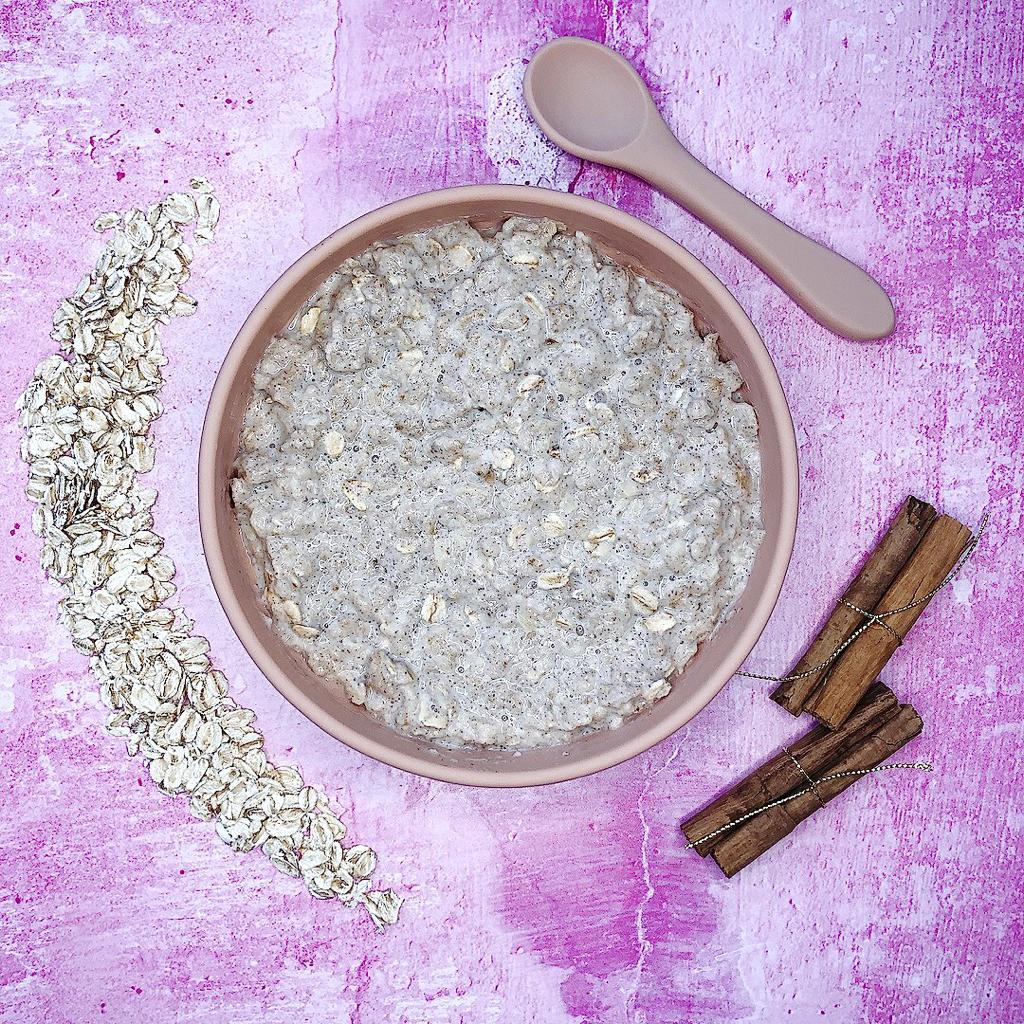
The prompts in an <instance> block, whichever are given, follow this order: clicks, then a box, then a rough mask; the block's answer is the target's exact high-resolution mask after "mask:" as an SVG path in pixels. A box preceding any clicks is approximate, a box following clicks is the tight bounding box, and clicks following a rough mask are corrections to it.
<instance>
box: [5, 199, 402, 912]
mask: <svg viewBox="0 0 1024 1024" xmlns="http://www.w3.org/2000/svg"><path fill="white" fill-rule="evenodd" d="M219 212H220V208H219V204H218V201H217V198H216V196H215V195H214V193H213V189H212V187H211V186H210V184H209V183H208V182H207V181H205V180H203V179H196V180H194V181H193V182H192V188H191V191H190V192H177V193H174V194H172V195H169V196H167V197H166V198H164V199H163V200H161V201H160V202H158V203H155V204H154V205H153V206H150V207H149V208H148V209H147V210H129V211H127V212H126V213H105V214H103V215H102V216H101V217H99V218H98V219H97V220H96V223H95V228H96V230H97V231H99V232H107V231H110V230H113V232H114V233H113V236H112V238H111V240H110V241H109V242H108V243H107V245H106V247H105V249H104V250H103V253H102V255H101V256H100V259H99V262H98V263H97V265H96V268H95V270H94V271H93V273H92V274H90V275H89V276H87V277H86V278H84V279H83V280H82V283H81V284H80V285H79V287H78V289H77V291H76V292H75V293H74V295H73V296H71V297H70V298H68V299H65V300H64V301H63V302H62V303H61V304H60V307H59V309H58V310H57V312H56V314H55V316H54V320H53V335H52V336H53V338H54V340H55V341H57V342H58V343H59V344H60V346H61V347H62V348H63V349H64V350H65V352H66V353H67V355H66V356H61V355H53V356H50V357H49V358H47V359H44V360H43V361H42V362H41V363H40V364H39V366H38V368H37V369H36V372H35V376H34V377H33V378H32V381H31V382H30V384H29V386H28V388H27V389H26V390H25V393H24V394H23V395H22V396H21V398H20V399H19V400H18V405H17V408H18V411H19V420H20V424H21V426H22V428H23V429H24V431H25V436H24V439H23V441H22V448H21V452H22V458H23V459H24V460H25V462H26V463H27V464H28V466H29V482H28V487H27V491H26V493H27V494H28V497H29V498H30V499H31V500H32V501H33V502H34V503H35V505H36V508H35V510H34V512H33V517H32V527H33V530H34V531H35V533H36V534H37V535H38V536H39V537H41V538H42V539H43V542H44V543H43V551H42V559H41V561H42V567H43V569H44V570H45V571H46V573H47V574H48V575H49V577H50V578H51V579H52V580H54V581H56V582H57V583H59V584H60V585H61V586H62V587H63V589H64V592H65V596H64V598H63V599H62V600H61V601H60V612H61V620H62V621H63V622H64V624H65V625H66V626H67V628H68V629H69V631H70V632H71V635H72V637H73V640H74V646H75V648H76V649H77V650H79V651H81V652H82V653H83V654H88V655H89V656H90V664H91V667H92V670H93V672H94V673H95V674H96V676H97V678H98V679H99V683H100V693H101V696H102V698H103V701H104V703H105V704H106V705H107V706H108V707H109V708H110V709H111V711H112V714H111V715H110V718H109V720H108V722H107V728H108V730H109V731H110V732H111V733H113V734H114V735H115V736H121V737H123V738H124V740H125V743H126V745H127V748H128V752H129V754H132V755H134V754H141V755H142V757H143V758H144V759H145V760H146V762H147V764H148V766H149V774H150V776H151V777H152V779H153V781H154V782H155V783H156V784H157V785H158V786H159V787H160V788H161V789H162V790H163V791H164V792H165V793H169V794H182V795H185V796H187V797H188V799H189V801H190V807H191V810H192V813H193V814H194V815H196V817H198V818H202V819H203V820H205V821H212V822H214V823H215V826H216V829H217V834H218V835H219V836H220V837H221V839H223V840H224V842H225V843H227V844H228V845H229V846H230V847H231V848H232V849H233V850H237V851H239V852H241V851H246V850H252V849H255V848H259V849H261V850H262V851H263V852H264V853H265V854H266V855H267V856H268V857H269V858H270V860H271V862H272V863H273V864H274V866H275V867H277V868H278V869H279V870H281V871H283V872H284V873H285V874H288V875H292V876H294V877H296V878H298V877H301V878H302V880H303V881H304V882H305V884H306V886H307V888H308V889H309V891H310V893H311V894H312V895H313V896H315V897H317V898H318V899H338V900H340V901H341V902H342V903H344V904H345V905H347V906H357V905H362V906H364V907H365V908H366V911H367V912H368V913H369V915H370V917H371V918H372V919H373V921H374V923H375V924H376V925H377V927H378V928H381V929H383V927H384V926H385V925H387V924H393V923H394V922H395V921H396V920H397V917H398V910H399V906H400V904H401V900H400V898H399V897H398V896H396V895H395V893H394V892H392V891H390V890H389V891H384V892H381V891H373V890H371V888H370V882H369V878H370V876H371V875H372V874H373V871H374V867H375V865H376V859H377V858H376V855H375V854H374V852H373V850H371V849H370V848H369V847H366V846H350V847H345V846H343V845H342V840H343V839H344V836H345V826H344V825H343V824H342V823H341V822H340V821H339V820H338V818H337V817H335V815H334V814H333V813H332V812H331V810H330V807H329V804H328V801H327V798H326V796H325V795H324V794H323V793H322V792H321V791H320V790H318V789H316V788H315V787H312V786H307V785H306V784H305V783H304V781H303V778H302V775H301V774H300V773H299V772H298V771H297V770H296V769H295V768H291V767H288V766H284V765H282V766H277V765H273V764H271V763H270V762H269V761H268V760H267V757H266V754H265V752H264V740H263V736H262V734H261V733H260V732H259V730H258V729H257V728H256V727H255V721H254V720H255V716H254V714H253V712H252V711H249V710H248V709H247V708H243V707H239V705H238V704H236V703H235V701H234V700H232V699H231V697H229V696H228V693H227V680H226V679H225V677H224V674H223V673H222V672H220V671H218V670H217V669H215V668H213V666H212V665H211V663H210V658H209V650H210V645H209V643H208V642H207V640H206V639H205V638H203V637H201V636H196V635H195V633H194V631H193V622H192V620H191V619H189V618H188V616H187V615H186V614H185V613H184V611H183V610H182V609H181V608H180V607H172V606H170V605H169V602H170V601H171V600H172V598H173V597H174V594H175V587H174V584H173V582H172V581H173V578H174V563H173V562H172V561H171V559H170V558H169V557H168V556H167V555H166V554H164V553H163V546H164V542H163V540H162V539H161V538H160V537H159V536H157V534H156V533H154V532H153V515H152V506H153V503H154V501H155V499H156V493H155V492H154V491H153V490H151V489H148V488H145V487H143V486H142V485H141V484H140V482H139V474H142V473H146V472H148V471H149V470H150V469H152V468H153V444H152V441H151V440H150V438H149V432H150V426H151V424H152V422H153V421H154V420H155V419H156V418H157V417H158V416H159V415H160V412H161V405H160V401H159V398H158V395H159V393H160V389H161V386H162V384H163V378H162V375H161V368H162V367H163V366H164V364H165V363H166V359H165V357H164V355H163V351H162V349H161V345H160V340H159V336H158V335H159V331H160V328H161V326H162V325H163V324H166V323H168V322H169V321H170V319H171V317H174V316H187V315H188V314H190V313H192V312H194V310H195V308H196V303H195V300H194V299H193V298H191V297H190V296H189V295H187V294H185V292H183V291H182V290H181V286H182V284H183V283H184V282H185V280H186V279H187V278H188V276H189V270H188V268H189V264H190V263H191V262H192V248H191V246H190V245H189V243H188V242H187V241H186V239H185V237H184V234H183V232H184V231H185V230H186V229H187V228H191V232H192V236H193V238H194V240H195V241H197V242H208V241H210V240H211V239H212V237H213V230H214V227H215V226H216V223H217V219H218V216H219ZM354 483H356V482H354ZM360 494H361V490H360V488H358V487H353V496H352V499H351V500H352V501H353V503H354V504H355V503H356V502H357V501H359V496H360Z"/></svg>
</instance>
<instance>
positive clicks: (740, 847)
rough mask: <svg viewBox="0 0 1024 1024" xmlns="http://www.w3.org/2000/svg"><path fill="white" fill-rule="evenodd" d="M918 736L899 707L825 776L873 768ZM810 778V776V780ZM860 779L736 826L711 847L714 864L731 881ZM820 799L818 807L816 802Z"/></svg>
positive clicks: (907, 709) (913, 719)
mask: <svg viewBox="0 0 1024 1024" xmlns="http://www.w3.org/2000/svg"><path fill="white" fill-rule="evenodd" d="M920 732H921V718H920V716H919V715H918V713H917V712H916V711H915V710H914V709H913V708H912V707H911V706H910V705H909V704H904V705H901V707H900V709H899V711H898V712H897V713H896V715H895V717H893V718H891V719H889V721H887V722H885V723H884V724H883V725H881V726H880V727H879V728H878V730H877V731H876V732H874V733H873V734H872V735H870V736H869V737H868V738H867V739H865V740H864V741H863V742H862V743H861V744H860V745H858V746H857V747H856V748H855V749H853V750H851V751H850V752H849V753H848V754H847V755H846V756H845V757H843V758H842V759H841V760H840V761H838V762H837V763H836V764H835V765H834V766H833V767H832V768H831V769H829V771H828V772H826V774H827V775H832V774H838V773H840V772H848V771H860V770H864V769H869V768H876V767H877V766H878V765H880V764H881V763H882V762H883V761H885V760H886V759H887V758H889V757H891V756H892V755H893V754H894V753H896V751H897V750H899V749H900V748H901V747H903V746H904V745H905V744H906V743H908V742H909V741H910V740H911V739H913V738H914V737H915V736H917V735H918V734H919V733H920ZM811 777H812V778H814V776H813V775H812V776H811ZM860 778H863V776H862V775H852V776H847V777H846V778H843V779H835V780H834V781H831V782H821V783H818V785H817V794H818V795H817V796H816V795H815V794H814V792H810V793H806V794H804V795H802V796H798V797H796V798H795V799H793V800H790V801H788V802H787V803H785V804H780V805H779V806H778V807H773V808H771V810H768V811H765V812H764V813H763V814H759V815H758V816H757V817H756V818H751V820H750V821H748V822H746V823H745V824H743V825H740V826H738V827H737V828H736V829H734V830H733V831H732V832H730V833H728V834H727V835H726V836H725V837H724V838H723V839H722V841H721V842H720V843H718V844H717V845H716V846H715V849H714V851H713V854H712V855H713V856H714V858H715V861H716V863H717V864H718V866H719V867H720V868H721V869H722V871H724V872H725V874H726V876H728V877H730V878H731V877H732V876H733V875H735V874H736V873H737V872H738V871H741V870H742V869H743V868H745V867H746V866H747V865H748V864H750V863H751V862H752V861H754V860H756V859H757V858H758V857H759V856H761V854H762V853H764V852H765V851H766V850H770V849H771V848H772V847H773V846H774V845H775V844H776V843H778V842H779V841H780V840H782V839H784V838H785V837H786V836H788V835H789V834H790V832H792V831H793V829H795V828H796V826H797V825H799V824H800V822H801V821H803V820H804V819H805V818H807V817H809V816H810V815H811V814H813V813H814V812H815V811H816V810H818V808H819V807H821V806H822V805H823V804H827V803H828V802H829V801H830V800H833V799H835V797H837V796H838V795H839V794H840V793H842V792H843V791H844V790H846V789H849V787H850V786H852V785H853V784H854V783H855V782H856V781H857V780H858V779H860ZM819 797H820V803H819V799H818V798H819Z"/></svg>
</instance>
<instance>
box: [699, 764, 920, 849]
mask: <svg viewBox="0 0 1024 1024" xmlns="http://www.w3.org/2000/svg"><path fill="white" fill-rule="evenodd" d="M783 750H785V751H786V753H787V754H789V756H790V758H791V759H792V761H793V763H794V764H795V765H796V766H797V768H799V769H800V771H801V773H802V774H803V777H804V778H805V779H807V781H808V783H809V785H807V786H804V788H803V789H798V790H797V791H796V792H794V793H790V794H789V795H788V796H783V797H779V799H778V800H772V802H771V803H767V804H764V805H763V806H761V807H755V808H754V810H752V811H748V812H747V813H746V814H743V815H741V816H740V817H738V818H737V819H736V820H735V821H730V822H729V824H728V825H723V826H722V827H721V828H716V829H715V830H714V832H709V833H708V834H707V835H706V836H701V838H700V839H695V840H694V841H693V842H692V843H687V844H686V849H688V850H693V849H696V847H698V846H700V845H701V844H702V843H706V842H707V841H708V840H709V839H714V838H715V837H716V836H720V835H722V834H723V833H724V832H731V831H732V830H733V829H735V828H739V826H740V825H742V824H743V823H744V822H746V821H750V819H751V818H756V817H757V816H758V815H759V814H764V812H765V811H770V810H771V809H772V808H773V807H781V806H782V805H783V804H788V803H789V802H790V800H796V799H797V797H801V796H806V795H807V794H808V793H813V794H814V797H815V799H816V800H817V801H818V803H819V804H820V805H821V806H822V807H824V806H825V801H824V800H822V798H821V794H820V793H819V792H818V787H819V786H820V785H821V784H822V783H823V782H834V781H835V780H836V779H848V778H852V777H853V776H855V775H871V774H872V773H874V772H887V771H891V770H892V769H894V768H909V769H913V770H915V771H919V772H930V771H931V770H932V766H931V765H930V764H929V763H928V762H927V761H913V762H910V761H901V762H895V763H893V764H880V765H877V766H876V767H874V768H858V769H856V770H852V771H847V772H835V773H834V774H832V775H823V776H822V777H821V778H820V779H812V778H811V777H810V776H809V775H808V774H807V772H806V771H804V768H803V765H801V764H800V762H799V761H798V760H797V759H796V758H795V757H793V754H792V753H791V752H790V750H789V749H788V748H786V747H783Z"/></svg>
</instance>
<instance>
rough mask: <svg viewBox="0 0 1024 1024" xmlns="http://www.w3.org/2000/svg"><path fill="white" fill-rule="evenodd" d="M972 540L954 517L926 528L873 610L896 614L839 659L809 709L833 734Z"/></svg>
mask: <svg viewBox="0 0 1024 1024" xmlns="http://www.w3.org/2000/svg"><path fill="white" fill-rule="evenodd" d="M972 540H973V535H972V533H971V531H970V530H969V529H968V528H967V527H966V526H964V525H963V523H959V522H957V520H956V519H954V518H953V517H952V516H946V515H942V516H939V517H938V518H937V519H936V520H935V522H934V523H932V525H931V526H930V527H929V528H928V531H927V533H925V535H924V538H923V539H922V540H921V542H920V544H918V546H917V548H916V549H915V550H914V553H913V554H912V555H911V556H910V558H909V559H908V561H907V563H906V565H905V566H904V567H903V568H902V569H901V570H900V572H899V573H898V574H897V576H896V578H895V580H893V582H892V584H891V586H890V587H889V588H888V590H886V592H885V594H884V595H883V596H882V599H881V600H880V601H879V602H878V604H877V605H876V606H875V609H874V611H875V614H876V615H882V614H884V613H886V612H897V614H893V615H890V616H888V617H887V618H886V619H885V620H884V625H883V624H881V623H877V622H873V623H872V624H871V625H870V626H869V627H868V628H867V629H866V630H865V631H864V632H863V633H862V634H861V635H860V636H859V637H858V638H857V639H856V640H855V641H854V642H853V643H852V644H851V645H850V646H849V647H847V649H846V650H845V651H844V652H843V653H842V655H841V656H840V657H839V659H838V661H836V663H835V667H834V668H833V669H832V671H831V672H830V673H829V675H828V677H827V678H826V680H825V681H824V683H822V685H821V686H820V687H819V689H818V691H817V692H816V693H815V694H814V695H813V696H812V697H811V699H810V700H809V701H808V702H807V704H806V709H807V710H808V711H809V712H810V713H811V714H812V715H814V717H815V718H817V719H818V720H819V721H820V722H823V723H824V724H825V725H827V726H828V727H829V728H830V729H837V728H839V727H840V726H841V725H842V724H843V722H844V721H845V720H846V717H847V716H848V715H849V714H850V713H851V712H852V711H853V709H854V708H855V707H856V706H857V704H858V703H859V702H860V700H861V698H862V697H863V696H864V694H865V693H866V691H867V690H868V688H869V687H870V686H871V683H872V681H873V680H874V679H875V678H876V677H877V675H878V673H879V671H881V669H882V668H884V667H885V665H886V663H887V662H888V661H889V659H890V658H891V657H892V655H893V653H894V652H895V651H896V649H897V648H898V647H899V646H900V644H901V643H902V641H903V638H904V637H905V636H906V635H907V633H908V632H910V629H911V627H912V626H913V625H914V623H915V622H917V620H918V619H919V618H920V617H921V613H922V612H923V611H924V610H925V608H926V607H927V606H928V604H929V603H930V600H931V598H928V600H925V601H923V602H922V603H921V604H917V605H916V606H915V607H913V608H908V609H907V610H906V611H898V609H901V608H906V606H907V605H910V604H914V602H916V601H919V600H922V599H923V598H925V597H926V596H927V595H928V594H930V593H931V591H933V590H934V589H935V588H936V587H937V586H938V585H939V584H940V583H941V582H942V581H943V580H944V579H945V578H946V576H947V575H948V574H949V572H950V570H951V569H952V568H953V566H955V565H956V563H957V562H958V561H959V559H960V556H961V555H962V554H963V553H964V551H965V550H966V549H967V546H968V545H969V544H970V543H971V541H972Z"/></svg>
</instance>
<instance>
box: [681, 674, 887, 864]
mask: <svg viewBox="0 0 1024 1024" xmlns="http://www.w3.org/2000/svg"><path fill="white" fill-rule="evenodd" d="M899 707H900V703H899V701H898V700H897V699H896V695H895V694H894V693H893V692H892V690H890V689H889V687H888V686H886V685H885V684H884V683H876V684H875V685H874V686H873V687H871V689H870V690H869V692H868V693H867V694H866V695H865V697H864V700H863V701H862V702H861V704H860V706H859V707H858V708H857V710H856V711H855V712H854V714H852V715H851V716H850V717H849V718H848V719H847V721H846V723H845V724H844V725H843V727H842V729H839V730H837V731H834V732H833V731H832V730H830V729H826V728H825V727H824V726H823V725H817V726H815V727H814V728H813V729H812V730H811V731H810V732H809V733H807V735H806V736H804V737H803V738H802V739H800V740H798V741H797V742H796V743H794V744H793V745H792V746H791V747H790V748H789V753H786V751H784V750H783V751H780V752H779V753H778V754H777V755H776V756H775V757H773V758H771V759H770V760H769V761H766V762H765V763H764V764H763V765H762V766H761V767H760V768H758V769H757V770H756V771H754V772H753V774H752V775H750V776H748V777H747V778H746V779H744V780H743V781H742V782H740V783H739V784H738V785H737V786H734V787H733V788H732V789H731V790H730V791H729V792H728V793H725V794H724V795H723V796H721V797H720V798H719V799H717V800H715V801H714V803H712V804H709V805H708V806H707V807H705V808H704V810H702V811H698V812H697V813H696V814H694V815H693V816H692V817H691V818H688V819H687V820H686V821H684V822H683V825H682V829H683V832H684V833H685V835H686V838H687V839H688V840H689V841H690V842H691V843H697V842H700V841H701V840H704V839H705V837H707V836H709V835H711V834H712V833H713V832H716V831H717V830H718V829H721V828H724V827H726V826H727V825H730V824H731V823H732V822H734V821H736V820H737V819H738V818H741V817H743V815H745V814H748V813H749V812H750V811H753V810H755V809H756V808H758V807H763V806H764V805H765V804H769V803H771V802H772V801H773V800H778V799H779V797H783V796H785V795H786V794H787V793H791V792H793V791H794V790H797V789H800V788H801V787H803V786H806V785H807V778H806V776H805V775H804V772H806V773H807V775H810V776H811V778H816V777H818V776H820V775H825V774H827V773H828V770H829V769H830V768H831V767H832V765H834V764H836V762H838V761H840V760H842V759H843V758H844V757H846V756H847V755H848V754H849V753H850V752H852V751H853V750H855V749H857V748H858V747H859V746H861V744H862V743H863V742H864V740H865V739H866V738H867V737H868V736H870V735H871V734H872V733H874V732H876V731H877V730H878V728H879V727H880V726H881V725H883V724H885V723H886V722H888V721H889V720H890V719H891V718H893V717H895V715H896V714H897V712H898V711H899ZM790 755H792V756H790ZM796 762H799V765H798V764H797V763H796ZM801 768H802V769H803V771H801ZM753 820H756V819H753ZM717 842H721V838H712V839H708V840H707V841H706V842H700V845H699V846H695V847H694V849H695V850H696V851H697V852H698V853H699V854H700V855H701V856H702V857H706V856H707V855H708V854H709V853H711V852H712V851H713V850H714V849H715V847H716V845H717Z"/></svg>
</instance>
